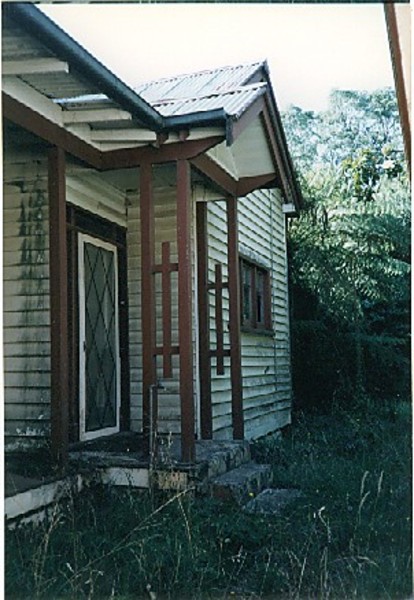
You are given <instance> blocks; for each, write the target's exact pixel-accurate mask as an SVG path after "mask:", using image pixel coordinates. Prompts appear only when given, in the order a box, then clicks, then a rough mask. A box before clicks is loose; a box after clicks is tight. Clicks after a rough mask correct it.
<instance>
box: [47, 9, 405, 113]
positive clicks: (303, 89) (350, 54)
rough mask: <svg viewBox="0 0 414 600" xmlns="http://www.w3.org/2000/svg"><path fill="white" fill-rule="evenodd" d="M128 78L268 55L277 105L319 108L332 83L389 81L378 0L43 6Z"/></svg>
mask: <svg viewBox="0 0 414 600" xmlns="http://www.w3.org/2000/svg"><path fill="white" fill-rule="evenodd" d="M41 9H42V10H43V11H44V12H45V13H46V14H47V15H48V16H49V17H51V18H53V19H54V20H55V21H56V22H57V23H58V24H59V25H60V26H61V27H62V28H63V29H65V31H67V32H68V33H69V34H70V35H72V37H74V38H75V39H76V40H77V41H78V42H80V43H81V44H82V45H83V46H84V47H85V48H86V49H87V50H89V51H90V52H91V53H92V54H93V55H94V56H96V57H97V58H98V59H99V60H100V61H101V62H103V63H104V64H105V65H106V66H107V67H108V68H109V69H111V70H112V71H113V72H114V73H115V74H116V75H117V76H118V77H120V78H121V79H123V80H124V81H125V82H126V83H127V84H128V85H130V86H131V87H134V86H135V85H137V84H138V83H141V82H143V81H150V80H152V79H158V78H160V77H166V76H169V75H176V74H180V73H191V72H193V71H197V70H204V69H209V68H214V67H219V66H224V65H229V64H238V63H243V62H252V61H256V60H262V59H264V58H267V60H268V63H269V66H270V73H271V80H272V83H273V88H274V90H275V94H276V98H277V101H278V104H279V107H280V108H281V109H282V110H283V109H285V108H287V106H288V105H290V104H295V105H297V106H301V107H302V108H305V109H310V110H322V109H324V108H326V105H327V100H328V95H329V93H330V91H331V90H332V89H357V90H374V89H378V88H381V87H386V86H393V85H394V83H393V77H392V70H391V61H390V55H389V48H388V40H387V36H386V26H385V18H384V9H383V6H382V4H371V5H370V4H368V5H367V4H360V5H355V4H345V5H344V4H341V5H334V4H333V5H326V4H325V5H315V4H308V5H306V4H301V5H297V4H296V5H292V4H268V3H266V4H257V3H254V4H234V3H231V4H216V3H213V4H207V3H206V4H199V3H197V4H187V3H186V4H180V3H174V4H130V3H128V4H122V3H118V4H75V5H74V4H63V5H62V4H53V5H45V4H43V5H41Z"/></svg>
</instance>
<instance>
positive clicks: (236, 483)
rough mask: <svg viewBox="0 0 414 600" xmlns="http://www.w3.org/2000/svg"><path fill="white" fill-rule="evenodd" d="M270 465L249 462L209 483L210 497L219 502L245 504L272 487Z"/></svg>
mask: <svg viewBox="0 0 414 600" xmlns="http://www.w3.org/2000/svg"><path fill="white" fill-rule="evenodd" d="M271 479H272V470H271V467H270V465H258V464H257V463H255V462H248V463H245V464H242V465H240V466H239V467H237V468H236V469H232V470H231V471H228V472H227V473H224V474H222V475H219V476H218V477H214V478H213V479H211V480H210V482H209V488H210V495H211V496H212V497H213V498H216V499H218V500H224V501H228V502H236V503H237V504H239V505H242V504H245V503H246V502H247V501H248V500H250V499H252V498H254V497H255V496H257V494H259V493H260V492H261V491H262V490H263V489H264V488H266V487H269V485H271Z"/></svg>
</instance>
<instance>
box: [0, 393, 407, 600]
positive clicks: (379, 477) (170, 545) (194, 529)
mask: <svg viewBox="0 0 414 600" xmlns="http://www.w3.org/2000/svg"><path fill="white" fill-rule="evenodd" d="M358 414H359V416H358V417H356V416H355V414H347V413H336V414H334V415H325V416H321V415H314V416H309V415H307V416H306V417H303V416H298V417H297V419H296V421H295V423H294V424H293V426H292V427H291V428H290V429H289V431H288V432H286V434H285V435H284V437H283V439H282V440H280V441H274V440H273V441H272V440H266V441H261V442H258V443H257V444H256V447H255V454H256V459H257V460H260V461H263V462H270V463H271V464H272V465H273V468H274V473H275V486H277V487H296V488H299V489H300V490H301V491H302V495H301V496H300V497H299V498H298V499H297V500H295V502H294V503H292V504H291V505H289V506H287V507H286V508H285V510H284V511H283V514H282V515H281V516H273V517H262V516H258V515H248V514H245V513H244V512H243V511H242V510H241V509H239V508H236V507H233V506H228V505H223V504H220V503H217V502H215V501H213V500H210V499H206V498H196V499H194V498H192V497H191V496H190V495H188V494H181V495H176V496H173V495H171V496H165V495H160V494H156V493H154V494H146V493H137V492H132V491H120V490H114V489H112V490H110V489H103V488H96V489H93V490H89V491H87V492H85V493H83V494H82V495H81V496H79V497H77V498H74V499H73V500H72V501H71V502H69V503H68V505H67V506H66V507H65V510H63V511H61V513H60V514H59V515H56V516H55V517H52V518H51V519H50V520H49V522H47V523H44V524H43V525H41V526H38V527H33V526H26V527H24V528H21V529H19V530H15V531H12V532H9V533H7V536H6V568H5V574H6V597H7V598H9V599H11V598H30V599H31V598H39V599H42V600H43V599H47V598H53V599H58V598H73V599H78V598H96V599H101V598H102V599H103V598H120V599H125V600H126V599H132V598H148V599H149V600H155V599H156V598H173V599H175V598H176V599H178V600H179V599H185V598H200V599H201V598H202V599H207V598H239V599H241V598H243V599H247V598H251V599H254V598H275V599H276V598H281V599H290V598H296V599H300V598H304V599H305V598H343V599H344V600H345V599H346V600H347V599H349V598H366V599H372V600H377V599H380V598H389V599H392V600H395V599H397V598H408V597H409V596H410V594H411V592H412V577H411V575H412V555H411V539H412V538H411V418H410V408H409V406H408V405H407V404H401V403H400V404H392V405H388V406H387V407H381V406H378V405H375V406H374V408H373V409H371V410H366V412H365V414H362V413H358Z"/></svg>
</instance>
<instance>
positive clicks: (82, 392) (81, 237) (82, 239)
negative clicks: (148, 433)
mask: <svg viewBox="0 0 414 600" xmlns="http://www.w3.org/2000/svg"><path fill="white" fill-rule="evenodd" d="M86 243H88V244H92V245H94V246H96V247H98V248H104V249H105V250H107V251H109V252H112V253H113V254H114V278H115V282H114V283H115V294H114V296H115V358H116V411H115V415H116V423H115V425H114V426H113V427H106V428H104V429H97V430H95V431H86V314H85V309H86V306H85V301H86V298H85V258H84V256H85V244H86ZM78 260H79V439H80V441H81V442H83V441H87V440H92V439H95V438H98V437H101V436H104V435H111V434H112V433H118V432H119V426H120V407H121V361H120V351H119V350H120V349H119V305H118V252H117V247H116V246H115V245H114V244H111V243H109V242H103V241H102V240H100V239H98V238H95V237H92V236H90V235H87V234H85V233H79V234H78Z"/></svg>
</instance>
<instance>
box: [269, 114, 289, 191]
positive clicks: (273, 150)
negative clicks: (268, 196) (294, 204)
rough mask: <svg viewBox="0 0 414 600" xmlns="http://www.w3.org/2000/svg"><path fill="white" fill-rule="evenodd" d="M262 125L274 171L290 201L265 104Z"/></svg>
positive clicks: (286, 182)
mask: <svg viewBox="0 0 414 600" xmlns="http://www.w3.org/2000/svg"><path fill="white" fill-rule="evenodd" d="M262 119H263V125H264V127H265V132H266V137H267V140H268V142H269V145H270V150H271V153H272V157H273V161H274V164H275V167H276V172H277V173H278V175H279V176H280V179H281V182H282V186H283V191H284V193H285V195H286V200H288V201H290V200H291V197H292V190H291V186H290V184H289V181H288V178H287V176H286V173H285V167H284V163H283V157H282V154H281V151H280V148H279V144H278V141H277V139H276V135H275V132H274V130H273V125H272V119H271V116H270V111H269V109H268V107H267V106H266V107H265V109H264V110H263V113H262Z"/></svg>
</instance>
